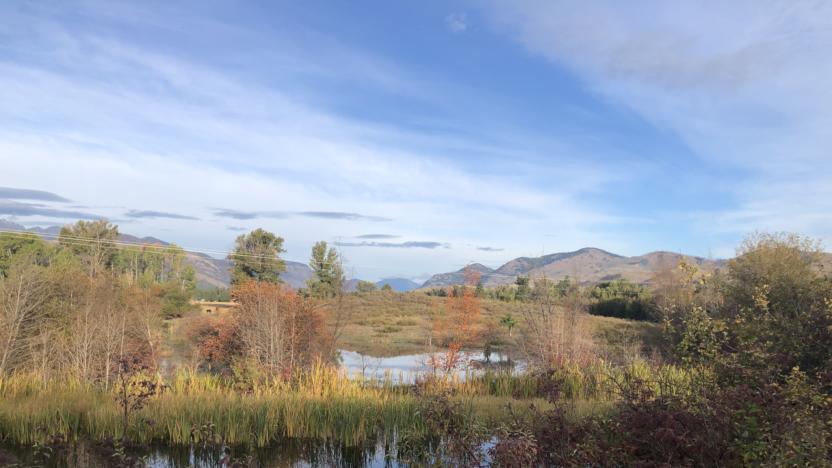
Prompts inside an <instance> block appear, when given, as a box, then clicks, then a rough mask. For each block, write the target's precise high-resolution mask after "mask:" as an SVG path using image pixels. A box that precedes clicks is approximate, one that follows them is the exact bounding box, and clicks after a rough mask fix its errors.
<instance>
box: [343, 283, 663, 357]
mask: <svg viewBox="0 0 832 468" xmlns="http://www.w3.org/2000/svg"><path fill="white" fill-rule="evenodd" d="M445 301H446V298H444V297H435V296H428V295H427V294H425V293H423V292H418V291H415V292H409V293H393V292H383V291H379V292H373V293H366V294H351V295H349V297H348V298H347V301H346V304H347V307H349V310H350V311H351V315H350V319H349V321H348V323H347V325H346V326H345V327H344V330H343V334H342V336H341V343H340V347H341V348H343V349H346V350H349V351H356V352H359V353H362V354H367V355H370V356H378V357H384V356H396V355H402V354H417V353H422V352H424V351H425V349H426V343H427V339H428V334H429V333H430V330H431V317H432V316H433V314H441V313H442V312H443V310H444V305H445ZM480 304H481V306H482V317H481V323H480V329H481V331H483V332H485V331H486V330H487V329H488V328H491V330H492V331H493V332H494V333H496V338H497V340H498V342H499V344H500V345H501V346H503V347H510V346H514V345H515V344H516V343H514V340H515V339H517V338H518V337H519V336H520V334H519V333H518V331H519V330H520V329H521V328H522V326H523V323H522V317H523V311H524V309H527V308H533V307H535V306H534V304H529V303H519V302H503V301H499V300H494V299H482V300H481V301H480ZM506 314H511V315H513V316H514V318H515V319H516V320H517V321H518V325H517V327H516V328H515V329H514V333H513V335H514V338H509V336H508V331H507V330H506V329H505V328H504V327H501V326H500V325H499V324H498V322H499V320H500V317H503V316H504V315H506ZM585 319H586V321H587V323H588V324H589V328H590V330H591V333H592V334H593V335H594V337H595V341H596V342H597V343H598V344H599V345H600V346H602V347H603V346H607V347H611V348H612V349H611V350H610V351H609V352H615V353H621V352H622V351H624V352H628V353H629V352H636V351H639V350H640V351H644V349H643V347H644V346H645V345H647V346H648V347H649V346H651V345H653V344H655V342H656V339H657V338H656V337H657V334H658V327H657V326H656V325H655V324H652V323H648V322H638V321H632V320H623V319H616V318H611V317H599V316H591V315H587V316H586V317H585ZM484 335H486V333H480V336H481V337H482V336H484ZM483 345H484V340H483V339H482V338H481V339H480V342H479V343H478V344H477V345H476V347H479V348H482V346H483Z"/></svg>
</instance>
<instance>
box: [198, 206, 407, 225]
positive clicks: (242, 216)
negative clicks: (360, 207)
mask: <svg viewBox="0 0 832 468" xmlns="http://www.w3.org/2000/svg"><path fill="white" fill-rule="evenodd" d="M214 215H215V216H219V217H222V218H232V219H239V220H248V219H258V218H271V219H286V218H289V217H293V216H298V217H302V218H318V219H330V220H344V221H373V222H385V221H392V219H390V218H386V217H383V216H369V215H363V214H359V213H347V212H342V211H240V210H231V209H217V210H214Z"/></svg>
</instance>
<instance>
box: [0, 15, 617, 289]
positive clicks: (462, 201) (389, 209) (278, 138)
mask: <svg viewBox="0 0 832 468" xmlns="http://www.w3.org/2000/svg"><path fill="white" fill-rule="evenodd" d="M26 19H27V20H29V23H30V24H32V25H33V28H32V30H34V31H37V33H36V34H32V33H31V30H29V29H26V30H25V31H10V32H9V31H7V33H9V34H10V36H9V38H10V40H9V41H8V42H7V45H6V47H7V48H8V50H12V51H14V53H15V56H16V59H12V57H11V55H7V56H5V57H0V122H2V123H3V125H2V126H0V165H2V167H3V168H4V171H3V173H2V174H0V185H8V186H14V187H21V188H30V189H41V190H50V191H55V192H57V193H60V194H62V195H64V196H66V197H68V198H70V199H72V200H77V201H79V202H81V203H86V204H90V205H92V208H90V209H95V210H96V212H97V213H100V214H102V215H107V216H110V217H118V216H120V215H123V213H124V212H125V211H126V210H127V209H135V210H144V211H153V212H164V213H181V214H183V215H186V216H190V217H195V218H199V219H200V220H201V221H199V222H196V221H183V220H178V219H174V218H170V217H168V218H158V217H157V218H156V219H152V220H146V219H145V220H142V219H138V218H136V219H126V220H123V222H125V223H129V224H128V225H127V226H125V228H124V230H125V231H126V232H131V233H133V234H137V235H158V234H159V231H165V230H171V232H172V235H173V236H174V238H171V239H168V240H171V241H176V242H178V243H180V244H183V245H185V246H186V247H188V246H191V247H197V248H215V249H216V248H227V247H228V246H230V243H231V241H232V240H233V235H229V233H228V229H227V222H228V220H227V219H222V218H217V217H216V216H214V215H213V210H212V208H216V207H221V208H234V209H238V210H241V211H258V212H260V211H265V212H319V213H320V212H342V213H361V214H366V215H369V216H372V217H381V218H389V219H392V220H394V221H393V222H391V223H390V224H392V225H391V227H390V229H395V231H396V232H397V233H400V234H401V241H400V242H402V243H406V242H413V241H419V240H423V239H436V241H437V242H442V243H443V244H445V243H447V244H450V245H454V246H457V245H459V246H462V245H465V244H467V243H470V242H471V241H474V240H475V241H477V242H482V243H483V244H486V243H497V242H500V243H501V245H505V252H504V253H505V256H506V257H507V258H510V256H511V254H512V253H517V254H520V253H525V251H523V250H522V249H524V248H525V247H523V246H524V245H525V241H524V239H527V238H529V237H532V238H534V237H539V234H537V233H541V232H549V231H551V230H553V229H556V230H557V231H558V232H559V233H560V235H561V236H562V238H563V244H562V245H564V247H567V246H568V247H575V248H577V247H581V246H583V245H584V243H590V242H596V243H597V244H599V245H602V246H604V242H605V241H607V240H606V238H605V237H604V236H600V235H598V236H592V235H587V233H586V228H587V227H592V226H598V225H614V224H618V223H621V222H625V223H626V222H628V221H627V220H625V219H622V218H621V217H618V216H614V215H610V214H608V213H606V212H605V211H603V210H600V209H597V208H596V207H594V206H593V205H591V204H588V203H585V202H583V201H582V195H583V194H585V193H589V192H593V191H596V190H598V187H600V186H602V185H603V184H605V183H608V182H609V181H611V180H616V179H617V178H620V177H621V174H620V173H621V171H618V170H617V168H614V167H609V168H606V167H600V166H598V167H595V166H593V165H591V164H586V163H581V162H580V155H575V156H570V157H559V156H557V155H553V156H549V157H550V158H551V159H552V160H557V161H558V164H557V165H556V170H557V174H558V175H559V176H560V179H561V182H560V183H559V184H558V185H557V186H555V187H551V186H546V187H540V186H538V185H535V184H529V183H528V181H527V179H526V176H527V172H528V171H527V168H525V167H524V164H525V163H524V161H525V160H526V159H527V151H528V150H525V149H524V148H523V146H521V145H518V144H517V143H518V141H512V140H511V139H510V138H508V137H506V138H507V139H506V140H504V141H497V143H496V144H494V145H490V144H485V143H483V142H482V140H481V139H479V138H476V137H466V136H460V135H454V136H451V137H448V136H438V135H436V134H433V133H431V132H414V131H411V130H405V129H402V128H399V127H396V126H394V125H391V124H376V123H368V122H366V121H362V120H359V119H356V118H349V117H345V116H343V115H341V114H338V113H336V112H333V111H331V110H330V109H328V107H327V106H326V104H325V102H324V103H322V102H321V101H325V100H326V99H325V96H311V97H310V96H308V95H306V94H304V93H298V92H296V91H297V89H298V88H297V86H298V85H297V83H296V82H294V81H293V80H291V79H285V80H283V81H280V80H278V81H277V82H273V83H267V82H264V81H263V80H260V79H256V78H253V77H251V76H248V75H246V74H240V73H235V69H234V68H233V67H216V66H212V65H208V64H206V63H203V62H199V61H198V60H191V59H184V58H182V56H181V54H175V53H171V52H165V51H162V50H160V49H158V48H154V47H152V46H150V45H147V44H143V45H141V46H139V45H136V44H134V43H127V42H125V41H124V40H123V39H121V38H118V37H113V36H111V35H108V34H106V33H101V32H98V33H96V34H95V35H91V34H88V33H85V32H83V31H78V30H76V29H74V28H73V26H72V25H69V24H64V23H61V22H59V21H53V20H51V19H48V18H47V19H44V18H41V17H26ZM463 19H464V16H463ZM148 21H150V19H148ZM325 48H326V47H325ZM301 55H303V54H301ZM313 55H314V54H313ZM344 55H345V56H347V57H360V59H358V62H357V63H356V64H354V66H353V67H346V68H347V69H348V70H350V71H351V72H353V73H356V74H359V73H363V74H365V75H366V76H368V77H371V76H378V75H386V76H388V77H392V78H387V79H385V86H387V87H388V89H391V90H393V89H395V90H396V91H397V92H403V93H407V94H408V95H413V96H416V97H417V98H419V99H421V98H423V97H424V94H423V93H429V92H428V91H426V90H424V89H421V88H419V87H418V86H416V85H414V83H416V82H419V81H420V80H412V79H410V78H408V77H402V78H401V79H399V78H397V76H401V75H400V74H397V73H391V74H386V71H387V70H390V69H395V68H396V67H395V66H392V65H389V64H387V63H386V62H385V61H383V60H379V61H377V60H375V59H373V58H372V57H370V56H368V55H367V54H364V53H361V52H355V53H351V54H346V53H345V54H344ZM297 59H298V60H300V58H297ZM305 60H308V61H309V62H305V63H304V64H303V66H302V67H301V68H303V69H304V70H315V69H325V68H320V67H323V65H321V63H323V62H326V60H320V61H316V60H314V59H312V58H309V57H306V58H305ZM342 60H348V59H342ZM293 63H295V62H293ZM307 63H308V65H307ZM362 76H363V75H362ZM527 144H528V143H527ZM529 146H535V142H532V144H530V145H529ZM440 148H451V149H453V150H454V151H452V152H449V151H447V150H446V151H442V150H439V149H440ZM471 148H477V151H478V152H482V151H487V152H489V153H491V154H495V155H499V156H498V157H495V161H497V162H496V163H493V164H501V166H500V167H499V171H495V170H493V168H492V167H489V164H491V163H489V162H488V161H487V160H485V159H479V160H477V161H476V163H472V162H470V161H466V160H465V158H462V157H457V156H456V155H455V154H454V153H457V154H465V152H466V151H469V150H470V149H471ZM457 149H459V152H457V151H456V150H457ZM540 172H541V171H540V170H538V171H537V172H536V174H535V175H537V176H542V174H541V173H540ZM31 221H32V222H40V221H44V219H39V218H33V219H32V220H31ZM255 222H256V224H255ZM235 223H236V221H235ZM197 224H198V225H199V227H196V226H195V225H197ZM239 224H244V222H243V221H241V222H240V223H239ZM260 225H262V226H264V227H267V228H270V229H273V230H275V231H277V232H279V233H280V234H281V235H282V236H284V237H285V238H286V240H287V247H288V249H289V256H290V258H292V259H296V260H301V261H303V260H304V259H305V258H306V256H307V254H308V249H309V247H310V246H311V244H312V242H314V241H315V240H320V239H327V240H337V239H338V238H339V237H343V236H350V235H358V234H361V233H365V232H368V231H370V230H372V229H375V228H376V227H375V226H377V224H374V223H373V221H372V220H369V221H368V220H367V219H357V218H354V219H352V220H332V219H320V217H319V218H318V219H314V218H310V217H306V218H303V219H300V218H297V217H295V218H292V219H278V218H274V219H257V220H256V221H251V223H248V222H246V223H245V225H244V226H242V225H241V226H234V228H235V229H239V228H253V227H257V226H260ZM497 239H513V240H514V241H513V242H503V241H500V240H497ZM606 246H609V244H608V243H607V244H606ZM354 250H356V252H354V253H353V252H350V253H349V254H350V256H351V260H352V261H353V265H354V266H355V268H356V269H357V270H358V272H359V274H362V275H364V276H367V277H373V276H374V275H378V277H381V276H390V275H394V274H401V273H407V272H406V271H401V270H402V269H403V268H404V269H407V270H409V271H411V272H414V271H426V270H428V271H437V270H440V271H441V270H444V269H448V268H449V267H450V266H452V265H456V264H459V263H465V261H467V260H468V257H470V256H476V255H479V254H481V253H482V252H478V251H476V250H475V249H474V248H468V249H467V250H466V248H460V249H459V250H454V249H452V250H448V251H446V249H436V251H435V252H434V251H431V252H422V253H420V254H413V253H408V252H404V251H408V250H410V249H393V250H396V253H390V252H389V251H390V250H391V249H354ZM378 250H385V251H386V252H384V253H381V252H377V251H378ZM399 251H401V252H399ZM440 251H442V252H440ZM393 255H395V261H391V258H392V256H393Z"/></svg>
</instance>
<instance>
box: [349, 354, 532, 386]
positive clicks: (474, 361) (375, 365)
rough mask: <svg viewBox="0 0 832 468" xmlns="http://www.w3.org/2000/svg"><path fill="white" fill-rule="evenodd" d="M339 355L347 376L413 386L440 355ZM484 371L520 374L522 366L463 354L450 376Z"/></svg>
mask: <svg viewBox="0 0 832 468" xmlns="http://www.w3.org/2000/svg"><path fill="white" fill-rule="evenodd" d="M340 353H341V366H342V367H343V368H344V369H345V370H346V371H347V373H348V374H349V375H350V376H359V375H361V374H363V375H364V378H365V379H370V380H383V379H386V378H389V379H391V380H392V381H393V382H394V383H413V382H415V380H416V379H417V378H418V377H420V376H425V375H429V374H430V373H431V372H432V371H433V370H432V368H431V367H430V365H429V363H430V362H431V356H437V357H439V356H441V354H440V353H435V354H433V355H432V354H430V353H423V354H406V355H403V356H393V357H373V356H367V355H364V354H361V353H357V352H354V351H346V350H341V351H340ZM486 369H495V370H496V369H500V370H508V369H511V371H512V372H513V373H522V372H524V371H525V364H524V363H523V362H522V361H515V360H512V359H511V358H510V357H509V356H508V355H506V354H503V353H499V352H492V353H491V354H490V356H489V358H488V359H486V358H485V356H484V355H483V353H481V352H466V353H463V359H462V360H461V362H460V365H459V366H457V368H456V369H455V370H454V371H453V373H454V374H456V375H457V376H458V377H461V378H465V377H468V376H473V375H479V374H482V373H483V372H484V371H485V370H486Z"/></svg>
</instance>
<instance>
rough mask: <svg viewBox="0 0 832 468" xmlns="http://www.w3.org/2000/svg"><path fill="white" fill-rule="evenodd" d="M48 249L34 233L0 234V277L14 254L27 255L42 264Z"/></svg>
mask: <svg viewBox="0 0 832 468" xmlns="http://www.w3.org/2000/svg"><path fill="white" fill-rule="evenodd" d="M50 250H51V249H50V248H49V246H47V245H46V242H44V241H43V240H41V238H40V237H38V236H37V235H36V234H17V233H9V234H0V278H1V277H4V276H6V274H7V272H8V270H9V268H10V267H11V264H12V262H13V260H14V258H15V257H16V256H19V255H28V256H29V257H31V258H34V259H35V261H36V262H37V263H39V264H43V263H45V262H46V261H47V259H48V258H49V256H50Z"/></svg>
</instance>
